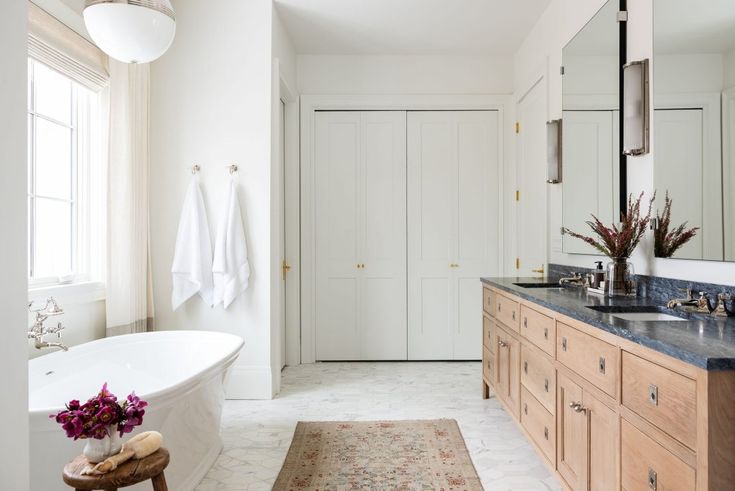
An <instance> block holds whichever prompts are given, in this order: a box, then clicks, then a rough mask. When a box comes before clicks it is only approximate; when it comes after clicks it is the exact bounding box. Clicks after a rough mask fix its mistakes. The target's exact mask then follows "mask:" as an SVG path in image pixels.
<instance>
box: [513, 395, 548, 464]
mask: <svg viewBox="0 0 735 491" xmlns="http://www.w3.org/2000/svg"><path fill="white" fill-rule="evenodd" d="M521 424H522V425H523V427H524V428H525V429H526V431H527V432H528V434H529V435H530V436H531V438H533V441H534V442H535V443H536V445H537V446H538V447H539V448H540V449H541V451H542V452H543V453H544V455H546V458H548V459H549V461H550V462H555V461H556V425H555V424H554V415H553V414H551V413H550V412H549V411H547V410H546V408H545V407H544V406H543V404H541V403H540V402H539V401H538V400H536V398H535V397H533V395H531V393H530V392H529V391H528V390H526V389H525V388H524V387H521Z"/></svg>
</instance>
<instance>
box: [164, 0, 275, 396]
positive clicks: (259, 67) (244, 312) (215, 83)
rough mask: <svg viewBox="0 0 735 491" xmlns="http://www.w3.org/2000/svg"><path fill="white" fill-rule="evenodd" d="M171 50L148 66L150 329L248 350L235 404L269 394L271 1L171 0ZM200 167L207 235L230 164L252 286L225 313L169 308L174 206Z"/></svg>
mask: <svg viewBox="0 0 735 491" xmlns="http://www.w3.org/2000/svg"><path fill="white" fill-rule="evenodd" d="M175 7H176V19H177V32H176V39H175V40H174V43H173V46H172V47H171V49H170V50H169V51H168V52H167V53H166V54H165V55H164V56H163V57H162V58H160V59H159V60H157V61H156V62H154V63H153V64H152V67H151V135H150V136H151V138H150V141H151V147H150V151H151V159H150V161H151V197H150V206H151V211H150V212H151V215H150V216H151V251H152V257H151V259H152V264H153V285H154V297H155V308H156V314H155V315H156V327H157V329H161V330H166V329H185V330H186V329H199V330H214V331H224V332H229V333H233V334H237V335H239V336H242V337H243V338H244V339H245V347H244V348H243V352H242V353H241V355H240V358H239V359H238V361H237V363H236V364H235V366H234V367H233V372H232V374H231V377H230V384H229V388H228V395H229V396H230V397H232V398H270V397H272V396H273V394H274V387H273V378H272V370H271V328H270V325H271V324H270V322H271V319H270V317H271V313H270V308H271V306H270V301H271V240H270V234H271V229H270V218H271V160H270V159H271V149H270V147H271V140H270V137H271V126H270V124H271V110H272V104H271V43H272V39H271V15H272V6H271V0H252V1H248V2H242V1H240V0H220V1H218V2H202V1H200V0H178V1H176V2H175ZM194 163H198V164H199V165H200V166H201V168H202V170H201V173H200V177H201V181H202V186H203V192H204V199H205V203H206V205H207V210H208V214H209V222H210V223H209V225H210V229H211V230H212V237H214V231H215V229H216V226H217V223H218V221H219V216H220V211H221V210H220V208H221V206H222V201H223V190H224V187H225V185H226V183H227V182H228V179H229V175H228V173H227V169H226V168H225V166H226V165H228V164H231V163H236V164H237V165H238V166H239V168H240V171H239V173H238V175H237V180H238V182H239V185H238V193H239V198H240V205H241V208H242V216H243V221H244V224H245V233H246V236H247V241H248V250H249V258H250V267H251V276H250V287H249V289H248V290H247V291H246V292H245V294H244V295H243V296H241V297H239V298H238V299H237V300H236V301H235V302H234V303H233V304H232V305H231V306H230V307H229V309H227V310H223V308H222V307H221V306H219V307H216V308H214V309H210V308H209V307H207V306H206V305H204V304H203V302H202V301H201V300H199V299H198V298H194V299H191V300H190V301H189V302H187V303H186V304H185V305H184V306H182V307H181V308H179V309H178V310H177V311H175V312H172V310H171V273H170V271H171V262H172V259H173V253H174V245H175V239H176V230H177V226H178V220H179V215H180V212H181V204H182V202H183V198H184V193H185V191H186V188H187V185H188V184H189V181H190V179H191V178H192V176H191V173H190V172H189V168H190V167H191V166H192V165H193V164H194Z"/></svg>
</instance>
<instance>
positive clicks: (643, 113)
mask: <svg viewBox="0 0 735 491" xmlns="http://www.w3.org/2000/svg"><path fill="white" fill-rule="evenodd" d="M623 91H624V92H623V112H624V119H623V153H624V154H625V155H644V154H646V153H648V151H649V147H650V143H649V142H650V137H649V134H650V115H649V96H648V60H647V59H646V60H641V61H633V62H631V63H628V64H626V65H624V66H623Z"/></svg>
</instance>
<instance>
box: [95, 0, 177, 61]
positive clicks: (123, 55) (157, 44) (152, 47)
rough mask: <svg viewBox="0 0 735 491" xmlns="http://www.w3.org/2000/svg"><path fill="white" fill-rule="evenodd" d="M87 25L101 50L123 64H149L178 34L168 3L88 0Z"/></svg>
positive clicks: (130, 0) (154, 0)
mask: <svg viewBox="0 0 735 491" xmlns="http://www.w3.org/2000/svg"><path fill="white" fill-rule="evenodd" d="M83 14H84V24H85V26H86V27H87V31H89V35H90V36H91V37H92V40H93V41H94V42H95V43H96V44H97V46H99V48H100V49H101V50H102V51H104V52H105V53H107V54H108V55H110V56H111V57H112V58H115V59H116V60H119V61H122V62H124V63H149V62H151V61H153V60H155V59H157V58H158V57H160V56H161V55H162V54H164V53H165V52H166V50H168V48H169V47H170V46H171V43H172V42H173V40H174V35H175V34H176V18H175V15H174V10H173V8H172V7H171V3H170V2H169V0H87V1H86V3H85V7H84V13H83Z"/></svg>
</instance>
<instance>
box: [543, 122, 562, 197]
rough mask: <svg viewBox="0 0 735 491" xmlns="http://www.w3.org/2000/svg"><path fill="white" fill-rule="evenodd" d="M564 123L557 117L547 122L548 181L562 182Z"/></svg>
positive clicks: (553, 182) (551, 182) (552, 182)
mask: <svg viewBox="0 0 735 491" xmlns="http://www.w3.org/2000/svg"><path fill="white" fill-rule="evenodd" d="M561 132H562V123H561V119H555V120H553V121H549V122H548V123H546V165H547V169H546V182H548V183H550V184H557V183H560V182H561V162H562V133H561Z"/></svg>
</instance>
